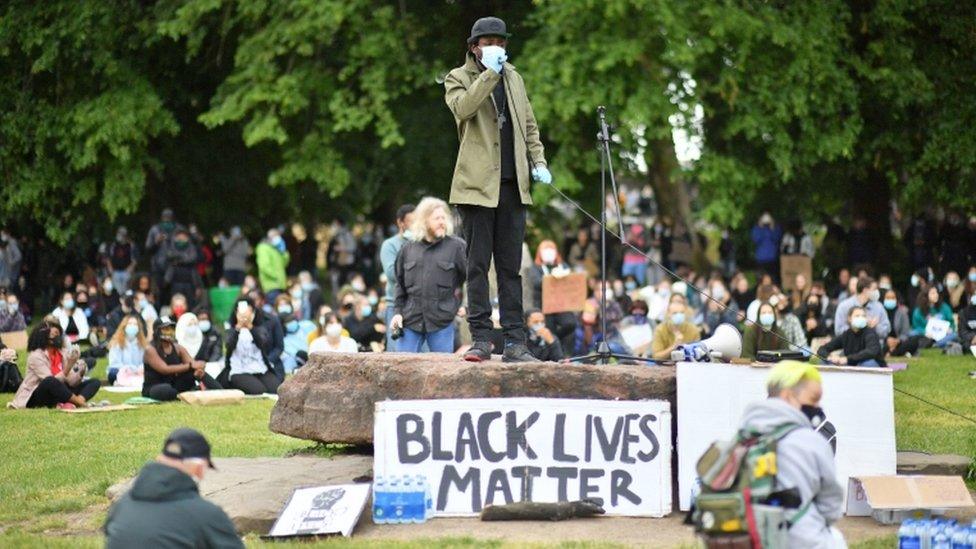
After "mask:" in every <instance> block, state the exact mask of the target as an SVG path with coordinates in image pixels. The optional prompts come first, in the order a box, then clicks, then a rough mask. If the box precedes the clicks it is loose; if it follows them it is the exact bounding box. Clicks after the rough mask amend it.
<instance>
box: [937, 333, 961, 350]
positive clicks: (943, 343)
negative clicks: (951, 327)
mask: <svg viewBox="0 0 976 549" xmlns="http://www.w3.org/2000/svg"><path fill="white" fill-rule="evenodd" d="M957 341H959V336H958V335H956V333H955V332H952V333H950V334H949V335H947V336H945V337H944V338H942V339H940V340H938V341H936V342H934V343H933V344H932V345H934V346H936V347H938V348H939V349H945V348H946V347H947V346H948V345H949V344H950V343H955V342H957Z"/></svg>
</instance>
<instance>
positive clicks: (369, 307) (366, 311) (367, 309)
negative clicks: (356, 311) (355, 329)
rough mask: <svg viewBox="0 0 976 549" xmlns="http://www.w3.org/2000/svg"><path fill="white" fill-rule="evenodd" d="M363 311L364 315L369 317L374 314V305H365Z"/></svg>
mask: <svg viewBox="0 0 976 549" xmlns="http://www.w3.org/2000/svg"><path fill="white" fill-rule="evenodd" d="M362 312H363V317H367V316H369V315H371V314H373V306H372V305H363V309H362Z"/></svg>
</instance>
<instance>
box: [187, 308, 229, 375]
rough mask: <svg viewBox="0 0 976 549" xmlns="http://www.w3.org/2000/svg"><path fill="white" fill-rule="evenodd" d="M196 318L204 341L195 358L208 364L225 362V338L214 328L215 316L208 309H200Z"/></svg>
mask: <svg viewBox="0 0 976 549" xmlns="http://www.w3.org/2000/svg"><path fill="white" fill-rule="evenodd" d="M196 318H197V326H198V327H199V328H200V335H201V336H203V341H201V343H200V348H199V349H197V352H196V354H195V355H193V358H195V359H197V360H202V361H204V362H206V363H208V364H209V363H212V362H221V363H223V361H224V338H223V337H222V336H221V335H220V332H218V331H217V330H216V329H215V328H214V326H213V320H212V318H213V317H212V316H211V314H210V311H208V310H207V309H199V310H197V312H196Z"/></svg>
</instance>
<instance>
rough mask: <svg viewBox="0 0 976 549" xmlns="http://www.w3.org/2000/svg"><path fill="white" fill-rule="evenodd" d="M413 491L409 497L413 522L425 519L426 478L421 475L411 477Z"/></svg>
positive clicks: (424, 520)
mask: <svg viewBox="0 0 976 549" xmlns="http://www.w3.org/2000/svg"><path fill="white" fill-rule="evenodd" d="M413 488H414V493H413V494H412V496H413V497H412V498H411V506H412V507H413V513H412V518H413V522H415V523H418V524H419V523H422V522H426V521H427V479H426V478H424V476H423V475H417V476H415V477H413Z"/></svg>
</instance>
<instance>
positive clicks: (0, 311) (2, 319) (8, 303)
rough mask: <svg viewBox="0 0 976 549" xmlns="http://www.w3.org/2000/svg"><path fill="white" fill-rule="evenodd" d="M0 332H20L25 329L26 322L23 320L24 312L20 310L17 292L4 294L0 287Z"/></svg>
mask: <svg viewBox="0 0 976 549" xmlns="http://www.w3.org/2000/svg"><path fill="white" fill-rule="evenodd" d="M0 297H2V298H3V300H2V301H0V333H3V332H20V331H23V330H26V329H27V322H26V321H25V320H24V313H23V312H21V310H20V300H19V299H17V294H15V293H13V292H11V293H7V294H6V295H4V290H3V289H2V288H0Z"/></svg>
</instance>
